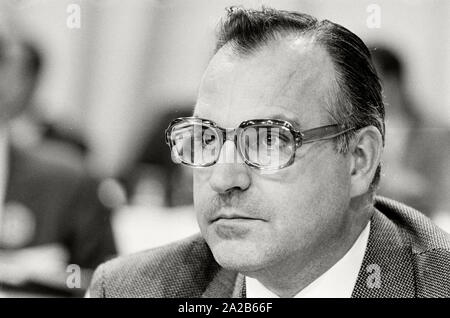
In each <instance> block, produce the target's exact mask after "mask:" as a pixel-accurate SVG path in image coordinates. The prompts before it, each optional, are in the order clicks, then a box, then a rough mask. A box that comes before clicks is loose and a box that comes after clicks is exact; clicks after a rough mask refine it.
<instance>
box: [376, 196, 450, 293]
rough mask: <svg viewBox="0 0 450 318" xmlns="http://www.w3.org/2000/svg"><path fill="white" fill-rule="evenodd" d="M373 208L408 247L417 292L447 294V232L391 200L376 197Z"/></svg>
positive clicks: (449, 285) (449, 267)
mask: <svg viewBox="0 0 450 318" xmlns="http://www.w3.org/2000/svg"><path fill="white" fill-rule="evenodd" d="M375 207H376V208H377V209H378V210H379V211H380V212H382V213H383V214H384V215H385V216H386V217H387V218H388V219H389V220H390V221H391V222H393V223H394V224H395V226H396V227H397V229H398V230H399V231H400V232H401V233H402V236H403V239H404V241H405V242H407V243H408V245H409V246H410V252H411V254H412V260H413V264H414V270H415V273H414V274H415V275H414V276H415V280H416V289H417V292H418V295H424V296H426V297H442V296H445V297H450V235H449V234H448V233H446V232H444V231H443V230H442V229H440V228H439V227H438V226H436V225H435V224H434V223H433V222H432V221H431V220H430V219H429V218H428V217H426V216H425V215H423V214H422V213H420V212H419V211H417V210H415V209H413V208H411V207H408V206H406V205H404V204H402V203H399V202H396V201H394V200H390V199H387V198H383V197H377V199H376V204H375Z"/></svg>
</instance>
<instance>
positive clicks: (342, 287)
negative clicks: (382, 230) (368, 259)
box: [245, 222, 370, 298]
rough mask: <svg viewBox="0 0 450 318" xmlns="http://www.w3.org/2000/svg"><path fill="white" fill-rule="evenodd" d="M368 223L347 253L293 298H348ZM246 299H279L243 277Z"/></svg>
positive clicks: (364, 247)
mask: <svg viewBox="0 0 450 318" xmlns="http://www.w3.org/2000/svg"><path fill="white" fill-rule="evenodd" d="M369 232H370V222H369V223H367V225H366V227H365V228H364V230H363V231H362V232H361V234H360V235H359V237H358V239H357V240H356V241H355V243H354V244H353V246H352V247H351V248H350V249H349V250H348V252H347V253H346V254H345V255H344V256H343V257H342V258H341V259H340V260H339V261H338V262H337V263H336V264H334V265H333V266H332V267H331V268H330V269H328V270H327V271H326V272H325V273H324V274H322V275H321V276H319V277H318V278H317V279H316V280H315V281H313V282H312V283H311V284H309V285H308V286H306V287H305V288H304V289H303V290H301V291H300V292H299V293H298V294H297V295H295V296H294V298H350V297H351V295H352V292H353V288H354V287H355V284H356V280H357V278H358V273H359V270H360V268H361V265H362V262H363V258H364V254H365V251H366V247H367V242H368V240H369ZM245 284H246V295H247V298H279V296H278V295H276V294H274V293H273V292H271V291H270V290H269V289H267V288H266V287H265V286H264V285H263V284H261V283H260V282H259V281H258V280H256V279H254V278H251V277H245Z"/></svg>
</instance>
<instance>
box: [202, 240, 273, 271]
mask: <svg viewBox="0 0 450 318" xmlns="http://www.w3.org/2000/svg"><path fill="white" fill-rule="evenodd" d="M210 248H211V251H212V253H213V255H214V259H215V260H216V262H217V263H218V264H219V265H220V266H221V267H223V268H225V269H228V270H233V271H238V272H253V271H257V270H260V269H262V268H264V267H265V266H266V265H267V264H268V260H267V259H266V253H264V252H263V251H262V249H261V244H255V243H253V242H245V241H244V242H243V241H240V240H237V241H233V240H223V241H222V240H221V241H218V242H217V241H216V242H215V243H213V244H211V245H210Z"/></svg>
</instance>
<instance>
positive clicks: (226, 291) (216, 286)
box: [202, 267, 245, 298]
mask: <svg viewBox="0 0 450 318" xmlns="http://www.w3.org/2000/svg"><path fill="white" fill-rule="evenodd" d="M244 282H245V280H244V276H243V275H242V274H240V273H237V272H234V271H229V270H226V269H224V268H222V267H220V268H219V270H218V271H217V273H216V275H215V276H214V278H213V279H212V281H211V283H210V284H209V285H208V287H207V288H206V290H205V292H204V293H203V295H202V297H203V298H243V297H245V284H244Z"/></svg>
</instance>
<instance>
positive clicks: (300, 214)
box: [194, 39, 350, 272]
mask: <svg viewBox="0 0 450 318" xmlns="http://www.w3.org/2000/svg"><path fill="white" fill-rule="evenodd" d="M333 76H334V70H333V64H332V61H331V59H330V57H329V56H328V54H327V53H326V51H325V50H324V49H323V48H321V47H319V46H317V45H315V44H313V43H311V41H310V40H309V39H283V40H280V41H277V42H276V43H272V44H269V45H268V46H267V47H266V48H263V49H261V50H260V51H258V52H255V53H253V54H251V55H249V56H245V57H239V56H236V55H234V54H233V53H232V52H231V50H230V49H229V48H222V49H221V50H220V51H219V52H218V53H217V54H216V55H215V57H214V58H213V59H212V61H211V63H210V65H209V67H208V69H207V71H206V73H205V75H204V77H203V81H202V84H201V87H200V91H199V96H198V101H197V105H196V109H195V115H196V116H198V117H201V118H204V119H209V120H212V121H214V122H216V123H217V124H218V125H219V126H221V127H227V128H234V127H237V126H238V125H239V124H240V123H241V122H242V121H244V120H248V119H261V118H272V119H284V120H288V121H290V122H291V123H293V124H294V126H295V127H296V128H297V129H300V130H306V129H310V128H315V127H318V126H323V125H327V124H333V123H334V122H333V121H332V120H331V119H330V116H329V114H328V113H327V110H326V109H327V104H326V102H327V100H328V99H329V98H327V96H330V95H329V94H330V87H331V85H332V78H333ZM233 151H235V149H234V146H233V143H232V142H231V141H228V142H226V143H225V144H224V146H223V147H222V153H225V152H227V153H232V152H233ZM349 170H350V168H349V163H348V160H347V158H346V157H345V156H344V155H342V154H338V153H337V152H336V151H335V145H334V143H333V142H332V141H320V142H314V143H311V144H305V145H303V146H302V147H301V148H299V149H297V152H296V158H295V161H294V163H293V164H292V165H290V166H288V167H286V168H283V169H281V170H278V171H276V172H275V173H271V174H267V173H266V174H265V173H261V171H259V170H256V169H255V168H251V167H248V166H246V165H245V164H244V163H242V162H236V163H221V162H220V161H219V163H217V164H215V165H214V166H211V167H208V168H200V169H195V170H194V204H195V209H196V213H197V219H198V222H199V225H200V229H201V232H202V235H203V236H204V238H205V239H206V241H207V243H208V245H209V246H210V248H211V250H212V252H213V254H214V257H215V259H216V260H217V262H218V263H219V264H220V265H221V266H223V267H225V268H228V269H234V270H238V271H241V272H255V271H259V270H264V269H267V268H269V267H271V266H276V265H277V264H278V263H279V262H285V261H286V260H288V259H295V260H296V261H298V260H300V261H301V260H302V258H303V260H304V261H305V262H306V258H308V256H309V255H312V254H313V253H320V251H321V249H323V247H325V246H326V247H327V248H328V247H329V244H332V243H333V242H334V241H336V240H337V238H338V237H339V235H341V233H342V232H343V231H342V229H343V228H345V226H346V224H347V222H348V220H347V216H346V211H347V208H348V205H349V202H350V194H349V189H350V173H349ZM327 245H328V246H327Z"/></svg>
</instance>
